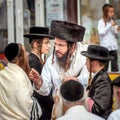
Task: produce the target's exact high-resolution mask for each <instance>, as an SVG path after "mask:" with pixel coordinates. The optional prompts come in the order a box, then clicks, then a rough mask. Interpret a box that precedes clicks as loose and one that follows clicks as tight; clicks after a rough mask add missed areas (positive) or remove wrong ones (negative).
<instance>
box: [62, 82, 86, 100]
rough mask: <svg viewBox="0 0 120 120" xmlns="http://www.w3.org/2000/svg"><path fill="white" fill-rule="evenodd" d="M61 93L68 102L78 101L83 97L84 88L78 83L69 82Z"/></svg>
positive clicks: (63, 85)
mask: <svg viewBox="0 0 120 120" xmlns="http://www.w3.org/2000/svg"><path fill="white" fill-rule="evenodd" d="M60 93H61V95H62V97H63V98H64V99H66V100H68V101H77V100H79V99H81V98H82V97H83V95H84V88H83V86H82V84H81V83H79V82H78V81H75V80H69V81H67V82H65V83H63V84H62V85H61V87H60Z"/></svg>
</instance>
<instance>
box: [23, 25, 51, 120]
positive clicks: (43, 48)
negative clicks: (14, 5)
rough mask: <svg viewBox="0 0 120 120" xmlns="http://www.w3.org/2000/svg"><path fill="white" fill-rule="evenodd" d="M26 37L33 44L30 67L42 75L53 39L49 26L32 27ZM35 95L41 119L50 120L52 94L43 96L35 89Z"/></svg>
mask: <svg viewBox="0 0 120 120" xmlns="http://www.w3.org/2000/svg"><path fill="white" fill-rule="evenodd" d="M24 37H26V38H29V43H30V45H31V52H30V53H29V55H28V59H29V65H30V68H34V69H35V70H36V71H37V72H38V73H39V75H41V71H42V68H43V65H44V64H45V62H46V54H47V53H48V51H49V49H50V39H53V37H51V36H50V35H49V29H48V28H47V27H38V26H35V27H31V28H30V33H29V34H25V35H24ZM43 56H44V57H43ZM43 58H44V59H43ZM34 96H35V97H36V98H37V99H38V101H39V103H40V105H41V108H42V116H41V118H40V119H39V120H50V118H51V111H52V105H53V100H52V98H51V96H42V95H40V94H38V93H37V92H36V91H34Z"/></svg>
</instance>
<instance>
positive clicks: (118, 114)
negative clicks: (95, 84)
mask: <svg viewBox="0 0 120 120" xmlns="http://www.w3.org/2000/svg"><path fill="white" fill-rule="evenodd" d="M107 120H120V109H118V110H116V111H114V112H112V113H111V114H110V116H109V117H108V119H107Z"/></svg>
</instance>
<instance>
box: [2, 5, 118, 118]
mask: <svg viewBox="0 0 120 120" xmlns="http://www.w3.org/2000/svg"><path fill="white" fill-rule="evenodd" d="M103 14H104V15H103V18H102V19H101V20H100V21H99V23H98V32H99V35H100V45H85V44H82V41H83V37H84V33H85V27H84V26H81V25H77V24H75V23H70V22H66V21H60V20H53V21H51V25H50V29H49V28H47V27H40V26H34V27H31V28H30V31H29V33H28V34H25V35H24V37H26V38H28V40H29V43H30V46H31V51H30V52H29V53H27V51H26V50H25V47H24V45H22V44H19V43H15V42H14V43H9V44H8V45H7V46H6V47H5V49H4V52H3V53H4V55H5V60H1V61H0V120H119V119H120V76H119V77H117V78H116V79H115V80H114V81H112V82H111V79H110V77H109V75H108V72H107V70H108V63H109V61H112V66H111V70H112V71H118V70H119V69H118V63H117V49H118V45H117V41H116V38H115V37H116V33H118V31H119V27H118V25H117V24H116V23H115V21H114V20H113V15H114V8H113V6H112V5H110V4H105V5H104V6H103ZM50 39H51V40H54V47H53V53H52V55H51V56H49V58H46V54H47V53H48V51H49V49H50ZM1 66H2V67H1ZM113 98H115V101H114V105H115V106H114V112H112V110H113Z"/></svg>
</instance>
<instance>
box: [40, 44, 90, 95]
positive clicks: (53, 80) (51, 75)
mask: <svg viewBox="0 0 120 120" xmlns="http://www.w3.org/2000/svg"><path fill="white" fill-rule="evenodd" d="M87 46H88V45H82V44H80V43H78V44H77V50H76V52H75V53H74V58H73V59H72V63H71V66H70V69H69V70H67V71H66V72H65V71H64V70H63V69H62V68H60V67H59V65H58V63H57V59H56V58H54V64H52V56H50V57H49V58H48V59H47V61H46V64H45V65H44V67H43V69H42V73H41V77H42V79H43V84H42V86H41V87H40V90H39V91H38V92H39V93H40V94H42V95H48V94H49V93H50V90H51V88H52V90H53V96H54V94H55V92H56V90H57V89H58V88H59V87H60V85H61V84H62V79H63V78H64V77H68V76H76V75H78V74H79V72H80V71H81V74H80V75H79V76H78V79H79V80H80V82H81V83H82V84H83V85H87V82H88V77H89V72H88V70H87V67H86V65H85V63H86V57H84V56H82V55H81V53H80V52H81V51H84V50H85V51H86V50H87Z"/></svg>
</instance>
